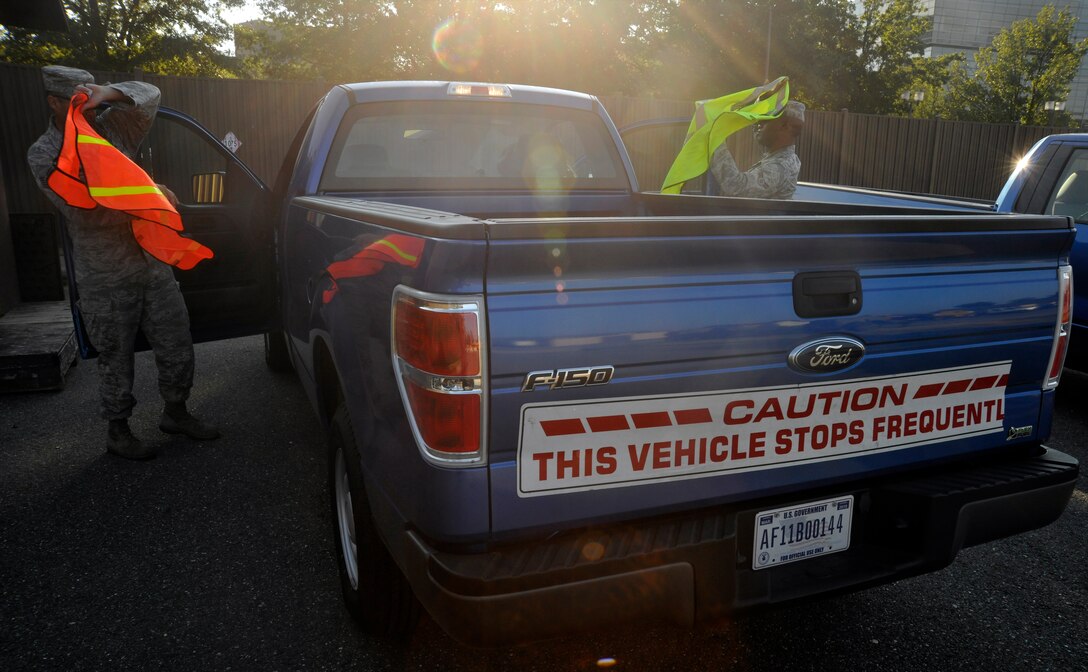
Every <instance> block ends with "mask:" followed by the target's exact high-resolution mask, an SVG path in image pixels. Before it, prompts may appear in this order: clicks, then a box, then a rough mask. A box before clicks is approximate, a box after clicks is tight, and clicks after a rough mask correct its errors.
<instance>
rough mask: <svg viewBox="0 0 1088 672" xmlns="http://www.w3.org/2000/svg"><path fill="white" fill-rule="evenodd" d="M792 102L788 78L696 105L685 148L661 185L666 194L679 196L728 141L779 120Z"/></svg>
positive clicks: (685, 140) (681, 150) (701, 101)
mask: <svg viewBox="0 0 1088 672" xmlns="http://www.w3.org/2000/svg"><path fill="white" fill-rule="evenodd" d="M789 99H790V84H789V78H788V77H779V78H778V79H776V80H774V81H773V82H770V83H769V84H764V85H763V86H757V87H755V88H752V89H747V90H745V91H738V92H737V93H731V94H729V95H726V96H722V97H721V98H715V99H713V100H700V101H698V102H696V103H695V115H694V116H693V117H692V118H691V123H690V124H689V125H688V133H687V137H686V138H685V139H684V146H683V147H681V148H680V152H679V153H678V154H677V155H676V159H675V160H674V161H673V163H672V167H670V168H669V172H668V174H667V175H666V176H665V182H664V183H663V184H662V185H661V192H662V193H664V194H679V193H680V190H681V189H683V188H684V183H685V182H687V181H688V180H693V179H695V178H697V177H699V176H700V175H702V174H703V173H705V172H706V171H707V169H708V168H709V167H710V159H711V157H713V156H714V150H716V149H717V148H718V147H719V146H721V144H722V143H723V142H725V139H726V138H728V137H729V136H730V135H732V134H734V133H736V132H737V131H739V130H740V129H742V128H745V127H747V126H751V125H752V124H755V123H757V122H760V121H767V120H770V119H777V118H778V117H780V116H781V115H782V111H783V110H785V109H786V103H787V102H789Z"/></svg>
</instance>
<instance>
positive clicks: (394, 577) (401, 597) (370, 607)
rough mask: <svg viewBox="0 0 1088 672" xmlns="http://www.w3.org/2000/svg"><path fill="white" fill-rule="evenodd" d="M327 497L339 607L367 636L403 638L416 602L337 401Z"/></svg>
mask: <svg viewBox="0 0 1088 672" xmlns="http://www.w3.org/2000/svg"><path fill="white" fill-rule="evenodd" d="M329 495H330V497H329V498H330V500H331V503H332V515H333V523H334V526H335V529H334V535H333V536H334V537H335V539H336V549H335V551H336V564H337V567H338V568H339V572H340V589H341V592H342V593H343V596H344V605H345V606H346V607H347V610H348V612H349V613H350V614H351V616H352V618H354V619H355V620H356V622H358V623H359V625H360V626H361V627H362V629H363V630H364V631H365V632H367V633H368V634H372V635H377V636H379V637H383V638H387V639H390V640H398V641H403V640H405V639H407V638H408V637H409V636H410V635H411V634H412V632H413V631H414V630H415V627H416V624H417V623H418V622H419V615H420V605H419V602H418V601H417V600H416V598H415V595H413V594H412V588H411V586H410V585H409V584H408V581H407V579H405V578H404V575H403V574H402V573H401V571H400V568H398V567H397V564H396V562H395V561H394V560H393V557H392V556H391V555H390V554H389V551H388V550H387V549H386V547H385V543H384V542H383V541H382V539H381V536H380V535H379V534H378V531H377V529H376V528H375V526H374V520H373V518H372V516H371V513H370V505H369V504H368V502H367V497H366V490H365V489H364V487H363V479H362V471H361V467H360V466H359V451H358V449H357V447H356V444H355V435H354V432H353V430H352V427H351V420H350V419H349V418H348V413H347V409H346V408H345V407H344V406H343V405H341V406H340V408H338V409H337V411H336V414H335V415H334V416H333V420H332V426H331V427H330V428H329Z"/></svg>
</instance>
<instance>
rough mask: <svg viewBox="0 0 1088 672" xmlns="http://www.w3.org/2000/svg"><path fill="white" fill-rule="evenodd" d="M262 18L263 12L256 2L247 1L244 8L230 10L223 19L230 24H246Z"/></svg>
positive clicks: (224, 14) (225, 12) (252, 0)
mask: <svg viewBox="0 0 1088 672" xmlns="http://www.w3.org/2000/svg"><path fill="white" fill-rule="evenodd" d="M260 16H261V10H260V8H259V7H257V3H256V0H246V4H245V6H244V7H240V8H238V9H228V10H226V11H224V12H223V18H224V19H226V20H227V22H228V23H244V22H246V21H252V20H253V19H256V18H260Z"/></svg>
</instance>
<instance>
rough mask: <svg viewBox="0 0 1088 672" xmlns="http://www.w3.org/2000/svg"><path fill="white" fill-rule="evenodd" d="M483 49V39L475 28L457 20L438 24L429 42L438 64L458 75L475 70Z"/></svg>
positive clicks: (451, 19)
mask: <svg viewBox="0 0 1088 672" xmlns="http://www.w3.org/2000/svg"><path fill="white" fill-rule="evenodd" d="M483 47H484V41H483V37H482V36H481V35H480V31H479V30H477V28H476V26H474V25H472V24H470V23H468V22H466V21H464V20H462V19H457V18H449V19H446V20H445V21H443V22H442V23H440V24H439V25H438V27H437V28H435V30H434V37H433V39H432V40H431V50H432V51H433V52H434V57H435V58H436V59H438V62H439V64H440V65H441V66H442V67H443V68H445V69H447V70H449V71H450V72H453V73H455V74H458V75H464V74H467V73H469V72H472V71H473V70H475V69H476V67H477V66H478V65H479V64H480V56H481V54H483Z"/></svg>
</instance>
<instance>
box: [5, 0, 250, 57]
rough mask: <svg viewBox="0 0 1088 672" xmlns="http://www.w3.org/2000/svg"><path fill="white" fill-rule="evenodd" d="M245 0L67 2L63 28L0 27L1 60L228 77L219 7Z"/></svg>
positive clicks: (226, 31)
mask: <svg viewBox="0 0 1088 672" xmlns="http://www.w3.org/2000/svg"><path fill="white" fill-rule="evenodd" d="M243 1H244V0H142V1H140V2H126V1H124V0H64V2H63V4H64V10H65V12H66V13H67V16H68V28H69V30H68V33H52V32H42V33H38V32H34V31H29V30H25V29H22V28H17V27H10V28H9V27H3V29H2V30H0V60H5V61H9V62H12V63H27V64H35V65H44V64H48V63H63V64H65V65H71V66H75V67H81V68H86V69H89V70H106V71H114V72H131V71H132V70H134V69H135V68H143V69H144V70H147V71H149V72H156V73H161V74H186V75H197V74H199V75H220V76H222V75H228V74H229V72H228V69H227V64H228V60H227V58H226V57H225V56H224V55H223V54H222V53H221V52H220V51H219V44H220V43H222V42H224V41H225V40H227V39H229V38H230V26H228V25H227V23H226V21H224V20H223V19H222V17H221V16H220V12H221V10H222V9H225V8H229V7H238V6H241V5H242V3H243Z"/></svg>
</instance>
